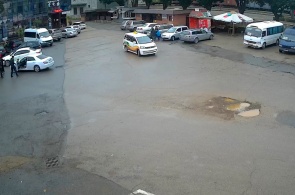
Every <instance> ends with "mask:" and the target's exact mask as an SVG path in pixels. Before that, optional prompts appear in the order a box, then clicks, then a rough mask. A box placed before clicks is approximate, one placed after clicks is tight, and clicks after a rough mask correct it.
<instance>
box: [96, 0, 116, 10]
mask: <svg viewBox="0 0 295 195" xmlns="http://www.w3.org/2000/svg"><path fill="white" fill-rule="evenodd" d="M99 1H100V2H101V3H103V4H104V7H105V8H107V5H109V4H111V3H113V2H114V0H99Z"/></svg>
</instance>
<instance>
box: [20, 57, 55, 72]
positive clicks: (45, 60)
mask: <svg viewBox="0 0 295 195" xmlns="http://www.w3.org/2000/svg"><path fill="white" fill-rule="evenodd" d="M53 65H54V60H53V58H52V57H49V56H45V55H43V54H30V55H28V56H26V57H24V58H22V59H21V60H20V61H19V63H18V64H17V66H18V67H17V68H18V71H21V70H34V71H35V72H39V71H40V70H44V69H47V68H50V67H51V66H53Z"/></svg>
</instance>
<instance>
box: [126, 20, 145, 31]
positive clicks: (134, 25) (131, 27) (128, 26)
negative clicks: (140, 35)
mask: <svg viewBox="0 0 295 195" xmlns="http://www.w3.org/2000/svg"><path fill="white" fill-rule="evenodd" d="M145 23H146V22H145V21H143V20H134V21H133V20H130V21H129V22H128V23H127V24H126V29H127V30H129V31H130V32H133V31H135V30H136V28H137V27H138V26H141V25H143V24H145Z"/></svg>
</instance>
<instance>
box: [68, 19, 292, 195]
mask: <svg viewBox="0 0 295 195" xmlns="http://www.w3.org/2000/svg"><path fill="white" fill-rule="evenodd" d="M88 25H89V26H90V27H89V28H88V29H87V30H86V31H85V32H83V35H82V36H80V37H78V38H75V40H73V41H68V42H67V43H66V55H65V61H66V67H65V83H64V98H65V102H66V105H67V108H68V111H69V117H70V121H71V128H70V129H69V131H68V135H67V141H66V143H67V144H66V147H65V153H64V155H63V157H64V159H65V160H66V161H74V162H76V167H77V168H79V169H82V170H85V171H87V172H90V173H93V174H96V175H99V176H102V177H104V178H107V179H109V180H111V181H113V182H115V183H117V184H119V185H120V186H122V187H124V188H126V189H129V190H131V191H133V190H134V189H143V190H146V191H148V192H151V193H154V194H226V195H229V194H290V195H291V194H293V192H294V190H295V188H294V185H293V183H294V182H295V180H294V175H295V172H294V170H295V169H294V168H295V167H294V162H295V155H294V152H293V151H294V143H295V142H294V140H295V134H294V123H292V122H290V121H293V120H295V118H294V116H295V114H294V111H295V106H294V104H293V99H294V98H295V93H294V72H295V67H294V66H293V65H292V63H293V62H294V55H281V54H278V52H277V50H276V48H275V47H273V48H272V47H269V48H267V49H266V50H254V49H248V48H244V47H243V45H242V44H241V41H240V40H237V39H238V38H234V39H231V37H229V36H227V35H226V36H224V35H217V36H216V38H215V39H214V40H213V41H208V42H200V43H198V44H197V45H193V44H183V43H181V42H180V41H176V42H168V41H167V42H166V41H165V42H157V45H158V49H159V51H158V53H157V54H156V56H147V57H140V58H139V57H138V56H136V55H134V54H131V53H126V52H124V51H123V48H122V39H123V36H124V33H125V32H124V31H120V30H119V26H118V24H100V23H93V22H92V23H88ZM222 39H224V40H222ZM234 40H235V42H232V41H234ZM220 43H224V44H221V45H220ZM275 55H277V56H276V57H274V56H275ZM214 97H229V98H234V99H239V100H241V101H247V102H253V103H255V104H259V105H261V109H260V111H261V113H260V115H259V116H258V117H255V118H250V119H245V118H240V117H238V116H235V117H234V118H232V119H230V120H225V119H223V118H220V117H218V115H214V114H213V115H210V114H208V112H206V111H204V109H206V108H204V107H202V106H203V105H204V102H208V101H209V102H210V100H212V98H214ZM282 118H284V119H283V120H282Z"/></svg>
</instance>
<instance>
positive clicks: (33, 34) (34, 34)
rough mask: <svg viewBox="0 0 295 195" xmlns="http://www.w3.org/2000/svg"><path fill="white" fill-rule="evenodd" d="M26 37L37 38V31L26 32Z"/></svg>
mask: <svg viewBox="0 0 295 195" xmlns="http://www.w3.org/2000/svg"><path fill="white" fill-rule="evenodd" d="M25 37H30V38H36V33H35V32H25Z"/></svg>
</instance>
